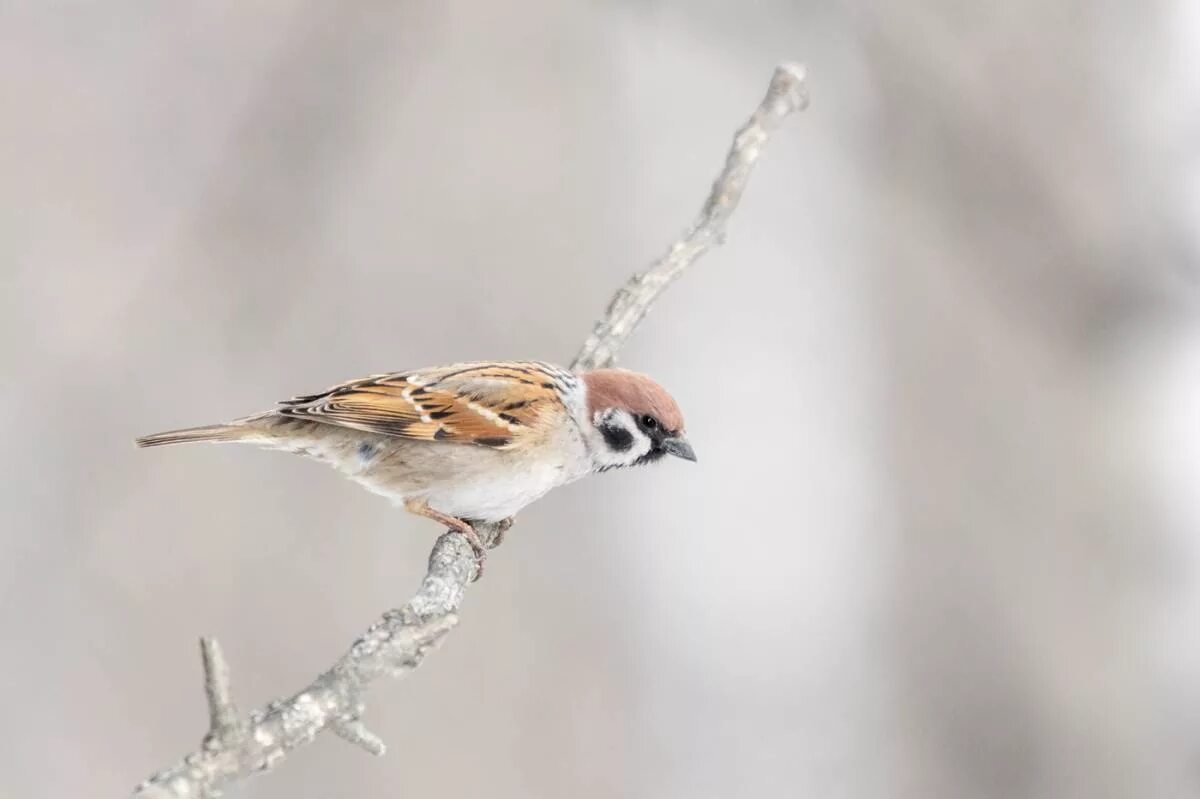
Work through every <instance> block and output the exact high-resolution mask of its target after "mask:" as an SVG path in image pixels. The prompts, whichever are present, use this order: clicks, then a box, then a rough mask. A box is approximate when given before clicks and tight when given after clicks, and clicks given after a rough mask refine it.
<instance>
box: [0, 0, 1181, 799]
mask: <svg viewBox="0 0 1200 799" xmlns="http://www.w3.org/2000/svg"><path fill="white" fill-rule="evenodd" d="M784 59H800V60H803V61H805V62H806V63H807V64H808V66H809V74H810V87H811V94H812V97H813V103H812V107H811V108H810V109H809V110H808V111H807V112H806V113H804V114H802V115H799V116H797V117H795V118H794V119H793V120H791V122H790V123H789V124H788V126H787V127H786V128H785V129H784V130H783V131H782V132H781V133H779V134H778V135H777V137H776V138H775V139H774V140H773V141H772V142H771V144H770V147H769V150H768V152H767V153H766V155H765V157H764V159H763V161H762V163H761V164H760V168H759V171H758V172H757V173H756V174H755V176H754V178H753V180H752V182H751V185H750V189H749V191H748V193H747V196H746V198H745V201H744V203H743V205H742V207H741V209H740V210H739V212H738V213H737V215H736V216H735V217H734V219H733V221H732V224H731V228H730V235H729V240H728V243H727V245H726V246H725V247H724V248H722V249H720V250H718V251H717V252H715V253H714V254H712V255H710V256H708V257H707V258H705V259H704V260H703V261H701V262H700V264H699V265H698V266H697V267H696V268H695V269H694V271H693V272H691V273H690V274H688V275H687V276H686V278H685V279H684V280H683V281H682V282H681V283H679V284H678V285H677V286H676V287H675V288H673V289H672V290H671V291H670V292H669V293H668V294H667V295H666V297H665V299H664V300H663V301H662V303H661V304H660V305H659V306H658V307H657V308H655V310H654V312H653V313H652V315H651V316H650V317H649V318H648V319H647V321H646V323H645V325H644V326H643V328H642V329H641V330H640V331H639V333H638V335H637V336H636V337H635V339H634V341H633V342H632V344H631V346H630V347H629V348H628V349H627V350H626V351H625V353H624V357H623V363H624V364H625V365H627V366H629V367H632V368H637V369H640V370H644V371H647V372H650V373H652V374H654V375H655V376H656V377H658V378H659V379H661V381H662V382H663V383H665V384H666V385H667V386H668V387H669V388H670V389H671V390H672V391H673V392H674V394H675V395H676V397H677V398H678V399H679V400H680V402H681V404H682V405H683V407H684V408H685V410H686V412H687V414H688V421H689V428H690V430H691V434H692V438H693V440H694V442H695V444H696V447H697V450H698V452H699V454H700V462H699V463H698V464H697V465H696V466H692V465H690V464H683V463H672V464H668V465H664V466H662V467H659V468H655V469H652V470H638V471H635V472H632V473H628V474H610V475H606V476H604V477H603V478H597V479H592V480H589V481H585V482H582V483H579V484H576V485H574V486H571V487H569V488H567V489H563V490H560V491H558V492H556V493H554V494H552V495H551V496H550V497H548V498H547V499H545V500H544V501H542V502H540V503H539V504H537V505H535V506H533V507H532V508H530V509H529V510H527V511H526V512H525V513H523V515H522V517H521V518H520V520H519V523H518V526H517V527H516V528H515V529H514V530H513V532H512V534H511V535H510V538H509V540H508V542H506V544H505V545H504V547H503V548H502V549H500V550H498V551H497V552H495V553H494V554H493V556H492V559H491V561H490V567H489V572H488V574H487V576H486V578H485V579H484V580H483V581H482V582H481V583H480V584H478V585H477V586H475V587H474V588H473V589H472V591H471V592H470V594H469V595H468V597H467V603H466V606H465V609H464V614H463V622H462V624H461V625H460V627H459V629H458V630H456V631H455V633H454V634H453V635H452V636H451V637H450V638H449V639H448V641H447V643H446V645H445V646H444V647H443V648H442V649H441V650H440V651H438V652H437V653H435V654H434V655H432V656H431V657H430V659H429V660H428V661H427V662H426V664H425V666H424V667H423V668H422V669H420V670H419V671H418V672H416V673H414V674H413V675H411V677H410V678H408V679H406V680H404V681H402V682H395V683H388V684H385V685H381V686H380V687H378V688H377V689H376V690H374V691H373V692H372V694H371V696H370V702H369V707H368V716H367V721H368V723H369V725H370V726H371V727H372V728H373V729H374V730H375V731H377V732H378V733H380V734H381V735H382V736H383V738H384V739H385V740H386V741H387V742H388V743H389V745H390V751H389V753H388V754H387V756H386V757H385V758H382V759H373V758H370V757H367V756H366V755H364V754H363V753H362V752H360V751H359V750H357V749H354V748H352V747H349V746H347V745H346V744H345V743H343V742H342V741H340V740H337V739H336V738H333V737H325V738H322V739H321V740H319V741H318V742H317V743H316V744H315V745H314V746H312V747H310V748H309V749H306V750H304V751H302V752H300V753H298V754H297V755H296V756H294V757H293V758H291V759H290V760H289V761H288V762H287V763H285V764H284V765H283V766H282V767H281V768H279V769H278V770H277V771H276V772H275V773H273V774H271V775H269V776H267V777H264V778H261V779H259V780H256V781H253V782H250V783H247V784H245V785H244V786H243V787H242V788H241V792H240V794H239V795H245V796H255V797H267V798H270V799H275V798H278V797H324V796H331V795H347V796H363V797H377V796H378V797H384V796H388V797H392V796H396V797H422V796H431V795H437V796H446V797H451V796H455V797H456V796H462V797H467V796H491V797H526V796H546V797H550V796H573V797H612V796H622V797H624V796H632V797H728V796H760V795H773V796H798V797H799V796H820V797H914V798H915V797H1151V796H1152V797H1188V796H1195V795H1196V794H1197V792H1198V791H1200V493H1197V490H1196V485H1195V482H1196V475H1197V474H1198V473H1200V414H1198V413H1197V409H1198V407H1200V302H1198V301H1197V300H1198V296H1197V281H1196V268H1197V260H1198V259H1197V255H1198V251H1200V114H1198V112H1200V6H1197V4H1196V3H1195V2H1193V1H1192V0H1177V1H1176V2H1167V0H1160V1H1155V0H1151V2H1144V3H1136V4H1135V3H1127V2H1120V3H1118V2H1072V1H1069V0H1058V1H1057V2H1045V1H1044V0H1013V1H1012V2H1006V3H981V2H974V3H964V2H961V0H911V1H910V2H906V3H891V4H887V3H879V4H873V3H868V2H847V3H816V2H782V1H780V0H761V2H755V3H741V2H712V1H711V0H709V1H707V2H694V0H693V1H691V2H689V1H687V0H671V1H670V2H666V1H663V2H646V1H643V0H611V1H609V2H593V3H563V2H552V1H551V0H521V1H520V2H506V3H491V2H482V1H481V0H477V1H476V2H459V3H438V2H394V3H381V2H377V3H348V4H332V3H326V2H316V0H267V1H265V2H256V3H244V2H234V1H233V0H223V1H220V0H219V1H216V2H207V3H201V4H180V3H169V4H157V3H135V2H117V1H114V2H105V3H85V2H75V3H68V2H63V1H62V0H52V1H51V2H36V3H35V2H24V3H22V2H12V0H9V1H8V2H0V176H2V178H3V179H2V180H0V280H2V281H3V291H2V292H0V348H2V350H0V351H2V353H3V354H2V358H3V364H4V368H3V370H2V373H0V374H2V377H0V381H2V383H0V385H2V388H3V390H2V391H0V408H2V410H3V413H2V414H0V420H2V421H0V427H2V429H0V436H2V438H3V441H4V443H5V447H6V454H7V457H6V458H5V460H4V467H3V468H4V479H3V481H2V483H0V635H2V636H3V641H4V643H3V654H4V656H3V658H2V659H0V677H2V678H3V682H4V684H5V685H6V686H7V688H8V691H7V697H6V701H5V711H6V712H5V713H4V718H3V720H2V721H0V794H2V795H3V796H5V797H28V796H47V797H68V796H80V797H82V796H89V797H90V796H95V797H100V796H121V795H124V794H125V793H126V792H127V791H128V790H129V789H130V788H131V787H132V786H133V785H134V784H135V783H137V782H138V781H139V780H140V779H142V778H143V777H144V776H146V775H147V774H149V773H150V772H151V771H153V770H155V769H157V768H159V767H162V766H165V765H167V764H168V763H170V762H173V761H174V760H175V758H176V757H177V756H178V755H179V754H181V753H182V752H183V751H185V750H188V749H191V748H192V747H194V746H195V745H196V743H197V742H198V740H199V738H200V736H201V734H202V732H203V729H204V726H205V723H206V719H205V713H204V702H203V697H202V693H201V684H200V674H199V660H198V657H197V652H196V643H195V642H196V638H197V636H199V635H200V634H209V635H216V636H218V637H219V638H220V640H221V642H222V643H223V644H224V647H225V649H226V652H227V654H228V656H229V659H230V661H231V663H232V666H233V669H234V672H233V674H234V681H235V690H236V692H237V696H238V698H239V699H240V701H241V702H242V704H243V706H245V707H252V706H255V705H259V704H261V703H263V702H264V701H266V700H268V699H270V698H273V697H275V696H277V695H280V694H284V693H287V692H290V691H292V690H294V689H296V688H298V687H300V686H301V685H303V684H304V683H306V682H307V681H308V680H309V679H310V678H311V677H313V676H314V675H315V674H316V673H317V672H318V671H320V670H321V669H323V668H324V667H325V666H327V665H328V664H330V663H331V662H332V661H333V659H334V658H335V657H336V656H337V655H339V654H340V653H341V652H342V651H343V650H344V649H345V648H346V647H347V646H348V644H349V643H350V642H351V641H352V640H353V638H354V637H355V636H356V635H357V634H358V633H359V632H360V631H361V630H362V629H364V628H365V626H366V625H367V624H369V623H370V622H371V621H372V620H373V619H374V618H375V617H376V616H377V615H378V614H379V613H380V612H381V611H383V610H384V609H386V608H388V607H390V606H393V605H395V604H398V603H400V602H402V601H404V599H405V598H406V597H407V596H408V595H409V594H410V593H411V592H412V590H413V589H414V588H415V586H416V583H417V581H418V579H419V576H420V575H421V573H422V572H423V568H424V561H425V556H426V554H427V552H428V550H429V547H430V544H431V543H432V540H433V538H434V536H435V535H436V533H437V530H436V528H434V527H433V526H432V525H430V524H429V523H427V522H424V521H421V520H418V519H414V518H412V517H409V516H408V515H406V514H404V513H403V512H400V511H397V510H395V509H393V508H391V507H389V506H388V505H387V503H386V502H384V501H383V500H381V499H379V498H377V497H374V496H372V495H369V494H367V493H365V492H363V491H362V490H361V489H359V488H357V487H356V486H353V485H351V484H349V483H346V482H342V481H340V480H338V479H337V478H336V476H335V475H334V474H333V473H331V472H329V471H328V470H326V469H324V468H322V467H320V466H317V465H314V464H311V463H306V462H302V461H301V460H300V459H296V458H289V457H285V456H283V455H278V454H274V453H264V452H256V451H253V450H250V449H241V448H236V447H226V448H221V447H194V448H188V449H182V448H181V449H173V450H161V451H152V452H143V451H135V450H134V448H133V446H132V443H131V440H132V438H133V437H134V436H135V435H138V434H142V433H147V432H151V431H156V430H159V429H162V428H166V427H174V426H179V425H185V424H194V423H204V422H212V421H218V420H223V419H226V418H229V417H233V416H237V415H241V414H244V413H248V412H252V411H257V410H260V409H263V408H265V407H269V406H270V404H271V403H272V402H273V401H275V400H276V399H279V398H283V397H286V396H289V395H291V394H294V393H297V392H305V391H311V390H316V389H321V388H323V387H325V386H327V385H329V384H331V383H333V382H337V381H340V380H344V379H348V378H352V377H357V376H359V375H361V374H365V373H370V372H377V371H385V370H391V369H400V368H404V367H412V366H422V365H430V364H437V363H442V362H450V361H455V360H462V359H478V358H541V359H548V360H556V361H559V362H566V361H568V360H569V359H570V357H571V356H572V355H573V354H574V352H575V350H576V349H577V347H578V345H579V344H580V342H581V341H582V339H583V337H584V335H585V334H586V333H587V331H588V329H589V327H590V325H591V324H592V321H593V319H594V318H595V317H596V316H597V315H598V314H599V313H600V312H601V310H602V309H603V307H604V305H605V303H606V302H607V300H608V298H609V296H610V294H611V292H612V291H613V289H614V288H615V287H616V286H617V285H618V284H619V283H620V282H621V281H623V280H624V279H625V278H626V276H627V275H628V274H629V272H631V271H632V270H633V269H635V268H639V267H641V266H643V265H645V264H646V263H647V262H648V261H649V260H650V259H651V258H652V257H653V256H655V255H657V254H658V253H659V252H660V251H661V250H662V249H663V248H664V247H665V246H666V245H667V244H668V243H669V241H671V240H672V238H673V237H674V236H675V235H676V234H677V233H678V232H679V231H680V230H681V229H682V228H683V227H684V225H685V224H686V223H687V221H688V220H690V218H691V216H692V214H693V213H694V212H695V210H696V209H697V208H698V206H699V204H700V201H701V199H702V198H703V195H704V193H705V192H706V191H707V188H708V184H709V181H710V180H711V178H712V177H713V175H714V174H715V172H716V169H717V168H718V166H719V165H720V163H721V159H722V158H723V155H724V152H725V148H726V147H727V146H728V143H729V140H730V136H731V134H732V132H733V130H734V129H735V128H736V127H737V125H739V124H740V123H741V122H742V120H743V119H744V117H745V116H746V114H748V113H749V111H750V110H751V109H752V108H753V106H754V104H755V103H756V102H757V101H758V99H759V98H760V96H761V94H762V92H763V90H764V89H765V87H766V83H767V80H768V78H769V76H770V73H771V69H772V67H773V66H774V64H775V63H776V62H778V61H780V60H784ZM764 540H765V541H766V542H768V545H769V546H768V549H769V552H770V553H771V554H770V557H769V558H766V559H764V558H762V557H761V555H759V556H755V557H750V556H749V555H748V553H751V552H755V553H761V552H762V543H763V541H764ZM751 543H753V544H754V546H750V544H751ZM446 774H451V775H452V778H451V779H450V780H449V782H447V779H446V776H445V775H446ZM447 786H449V787H447Z"/></svg>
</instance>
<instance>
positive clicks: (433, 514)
mask: <svg viewBox="0 0 1200 799" xmlns="http://www.w3.org/2000/svg"><path fill="white" fill-rule="evenodd" d="M404 507H405V508H406V509H407V510H408V511H409V512H410V513H415V514H417V515H418V516H424V517H425V518H427V519H433V520H434V521H435V522H439V523H441V524H444V525H446V526H447V527H449V528H451V529H452V530H454V531H455V532H458V533H462V535H463V537H464V538H466V539H467V543H468V544H470V545H471V549H472V550H474V552H475V574H474V576H473V577H471V582H475V581H476V580H478V579H479V578H480V577H482V576H483V562H484V561H485V560H487V547H485V546H484V545H483V539H482V538H480V537H479V532H478V531H477V530H476V529H475V528H474V527H473V526H472V525H471V523H470V522H468V521H466V520H464V519H460V518H458V517H457V516H451V515H450V514H448V513H442V512H441V511H440V510H434V509H433V508H431V507H429V505H427V504H425V503H424V502H416V501H413V502H405V503H404Z"/></svg>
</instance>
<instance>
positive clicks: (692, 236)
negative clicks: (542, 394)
mask: <svg viewBox="0 0 1200 799" xmlns="http://www.w3.org/2000/svg"><path fill="white" fill-rule="evenodd" d="M806 107H808V90H807V88H806V87H805V84H804V67H803V66H801V65H800V64H780V65H779V66H778V67H776V68H775V74H774V76H772V78H771V85H770V86H769V87H768V88H767V94H766V96H765V97H763V100H762V102H761V103H759V106H758V108H757V109H755V111H754V113H753V114H752V115H751V117H750V119H749V120H747V121H746V124H745V125H743V126H742V127H741V129H740V130H738V132H737V134H736V135H735V136H734V137H733V145H732V146H731V147H730V148H729V154H728V155H727V156H726V157H725V168H724V169H722V170H721V174H719V175H717V179H716V180H715V181H713V186H712V191H710V192H709V195H708V199H707V200H705V201H704V207H703V208H702V209H700V215H699V216H698V217H696V220H695V221H694V222H692V226H691V227H690V228H688V230H687V232H686V233H684V235H683V238H681V239H679V240H678V241H676V242H675V243H674V244H672V245H671V248H670V249H669V250H667V251H666V252H665V253H663V255H662V256H660V257H659V259H658V260H657V261H655V262H654V263H653V264H652V265H651V266H650V268H649V269H647V270H646V271H645V272H636V273H634V275H633V277H631V278H629V281H628V282H626V283H625V285H624V286H622V287H621V288H620V289H618V290H617V293H616V294H615V295H614V296H613V298H612V300H611V301H610V302H609V304H608V310H607V311H606V312H605V314H604V318H603V319H601V320H600V321H599V322H597V323H596V325H595V327H593V329H592V334H591V335H590V336H588V339H587V341H586V342H584V345H583V349H581V350H580V351H579V354H578V355H576V356H575V360H574V362H573V363H572V364H571V368H572V369H574V370H576V371H586V370H588V369H599V368H601V367H604V366H610V365H612V364H613V363H614V362H615V361H616V357H617V350H619V349H620V348H621V347H622V346H624V344H625V341H626V340H627V339H628V338H629V337H630V336H631V335H633V331H634V330H635V329H636V328H637V326H638V323H639V322H641V321H642V318H643V317H645V315H646V312H647V311H649V310H650V306H651V305H653V304H654V302H655V301H656V300H657V299H658V296H659V295H660V294H662V293H663V292H664V291H665V290H666V288H667V286H669V285H671V283H673V282H674V281H675V280H676V279H677V278H678V277H679V276H680V275H682V274H683V273H684V270H686V269H687V268H688V267H689V266H691V265H692V264H693V263H694V262H695V260H696V259H697V258H699V257H700V256H701V255H703V254H704V253H706V252H708V251H709V250H710V249H712V248H713V247H715V246H717V245H718V244H721V243H722V242H723V241H724V239H725V223H726V222H728V221H729V216H730V215H731V214H732V213H733V211H734V209H736V208H737V205H738V201H740V200H741V199H742V192H744V191H745V190H746V183H747V182H749V180H750V173H751V172H752V171H753V170H754V165H755V164H756V163H757V162H758V156H759V155H760V154H761V153H762V148H763V145H764V144H766V143H767V139H769V138H770V136H771V134H772V133H773V132H774V131H775V129H776V128H778V127H779V126H780V124H782V123H783V121H784V120H785V119H786V118H787V117H788V116H789V115H790V114H792V113H793V112H795V111H802V110H804V109H805V108H806Z"/></svg>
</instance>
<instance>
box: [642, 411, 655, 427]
mask: <svg viewBox="0 0 1200 799" xmlns="http://www.w3.org/2000/svg"><path fill="white" fill-rule="evenodd" d="M642 427H644V428H646V429H647V430H653V429H654V428H656V427H658V420H657V419H655V418H654V417H653V416H651V415H650V414H646V415H645V416H643V417H642Z"/></svg>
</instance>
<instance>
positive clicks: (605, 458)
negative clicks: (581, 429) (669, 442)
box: [591, 411, 652, 468]
mask: <svg viewBox="0 0 1200 799" xmlns="http://www.w3.org/2000/svg"><path fill="white" fill-rule="evenodd" d="M593 422H594V423H595V424H596V425H600V424H602V423H605V422H607V423H608V424H609V425H611V426H617V427H620V428H621V429H622V430H624V431H625V432H627V433H629V435H630V437H631V438H632V443H631V444H630V446H629V448H628V449H623V450H619V451H618V450H613V449H610V448H609V446H608V442H606V441H605V440H604V435H603V434H602V433H601V432H600V431H599V430H598V429H596V428H595V427H593V428H592V436H593V446H592V447H591V451H592V459H593V461H594V462H595V464H596V466H597V467H599V468H606V467H610V466H628V465H630V464H632V463H633V462H634V461H636V460H637V459H638V458H641V457H642V456H644V455H645V454H646V453H648V452H649V451H650V447H651V446H652V443H651V441H650V438H649V436H647V435H646V434H645V433H643V432H642V431H641V430H639V429H638V427H637V425H636V424H635V423H634V422H633V419H632V418H630V417H629V415H628V414H627V413H623V412H620V411H608V412H607V413H603V414H596V416H595V418H594V419H593Z"/></svg>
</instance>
